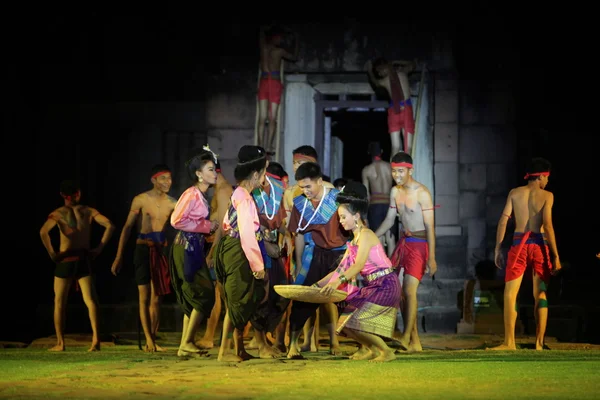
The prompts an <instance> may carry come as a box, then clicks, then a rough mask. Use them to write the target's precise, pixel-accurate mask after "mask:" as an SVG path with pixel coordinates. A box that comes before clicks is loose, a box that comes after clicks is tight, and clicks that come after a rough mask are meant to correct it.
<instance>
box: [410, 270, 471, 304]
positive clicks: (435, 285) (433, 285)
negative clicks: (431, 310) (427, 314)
mask: <svg viewBox="0 0 600 400" xmlns="http://www.w3.org/2000/svg"><path fill="white" fill-rule="evenodd" d="M464 285H465V279H441V278H437V277H436V279H435V280H432V279H431V278H429V277H427V276H426V277H424V278H423V280H422V281H421V284H420V285H419V289H418V291H417V301H418V304H419V307H431V306H445V307H454V308H456V309H457V310H458V304H457V303H458V292H460V291H461V290H463V288H464Z"/></svg>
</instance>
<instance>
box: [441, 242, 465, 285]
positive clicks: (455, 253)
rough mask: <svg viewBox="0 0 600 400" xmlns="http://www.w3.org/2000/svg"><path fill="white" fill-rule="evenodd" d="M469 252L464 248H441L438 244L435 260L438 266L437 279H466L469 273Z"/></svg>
mask: <svg viewBox="0 0 600 400" xmlns="http://www.w3.org/2000/svg"><path fill="white" fill-rule="evenodd" d="M466 255H467V251H466V248H465V247H464V246H460V247H454V246H453V247H447V246H439V245H438V244H437V242H436V248H435V258H436V261H437V265H438V270H437V272H436V278H440V279H458V278H464V277H465V276H466V272H467V256H466Z"/></svg>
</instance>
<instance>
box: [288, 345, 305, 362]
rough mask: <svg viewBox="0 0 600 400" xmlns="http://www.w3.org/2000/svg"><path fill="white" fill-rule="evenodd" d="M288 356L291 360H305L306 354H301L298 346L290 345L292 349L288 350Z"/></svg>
mask: <svg viewBox="0 0 600 400" xmlns="http://www.w3.org/2000/svg"><path fill="white" fill-rule="evenodd" d="M287 358H289V359H290V360H304V356H303V355H302V354H300V351H299V350H298V347H296V346H290V350H289V351H288V354H287Z"/></svg>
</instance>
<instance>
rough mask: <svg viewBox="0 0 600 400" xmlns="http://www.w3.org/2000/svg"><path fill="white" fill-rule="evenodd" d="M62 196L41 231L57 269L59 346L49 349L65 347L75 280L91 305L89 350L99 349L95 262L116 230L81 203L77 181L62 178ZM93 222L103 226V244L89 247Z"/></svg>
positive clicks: (57, 335) (87, 304)
mask: <svg viewBox="0 0 600 400" xmlns="http://www.w3.org/2000/svg"><path fill="white" fill-rule="evenodd" d="M60 195H61V196H62V197H63V199H64V202H65V205H64V206H62V207H60V208H58V209H56V210H54V211H52V212H51V213H50V215H49V216H48V220H47V221H46V222H45V223H44V225H43V226H42V229H41V230H40V237H41V239H42V243H43V244H44V247H45V248H46V251H48V255H49V256H50V258H51V259H52V261H54V262H55V263H56V267H55V269H54V329H55V330H56V346H54V347H52V348H50V351H64V350H65V335H64V329H65V321H66V312H67V299H68V296H69V289H70V288H71V284H72V283H73V281H76V283H77V285H78V286H79V288H80V289H81V294H82V296H83V301H84V302H85V305H86V307H87V308H88V313H89V317H90V323H91V325H92V345H91V347H90V349H89V351H99V350H100V338H99V337H98V298H97V295H96V289H95V288H94V282H93V276H92V266H91V264H92V261H93V259H94V258H95V257H97V256H98V254H100V252H102V250H103V249H104V246H106V243H107V242H108V240H109V239H110V237H111V236H112V234H113V231H114V230H115V227H114V225H113V223H112V222H111V221H110V220H109V219H108V218H106V217H105V216H104V215H102V214H100V212H98V210H96V209H94V208H92V207H88V206H85V205H82V204H80V203H79V201H80V200H81V188H80V187H79V184H78V183H77V182H74V181H63V182H62V183H61V185H60ZM92 221H96V223H98V224H99V225H100V226H102V227H104V234H103V235H102V239H101V240H100V244H99V245H98V246H97V247H95V248H93V249H90V236H91V231H92ZM57 225H58V228H59V230H60V250H59V252H58V253H56V252H55V251H54V247H53V246H52V241H51V239H50V231H51V230H52V228H54V227H55V226H57Z"/></svg>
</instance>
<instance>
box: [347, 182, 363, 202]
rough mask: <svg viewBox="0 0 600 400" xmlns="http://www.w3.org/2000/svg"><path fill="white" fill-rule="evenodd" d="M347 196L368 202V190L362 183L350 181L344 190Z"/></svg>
mask: <svg viewBox="0 0 600 400" xmlns="http://www.w3.org/2000/svg"><path fill="white" fill-rule="evenodd" d="M342 192H343V193H344V194H346V195H352V196H354V197H357V198H359V199H363V200H367V197H368V196H367V188H366V187H365V185H363V184H362V183H360V182H356V181H349V182H348V183H346V185H345V186H344V190H343V191H342Z"/></svg>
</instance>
